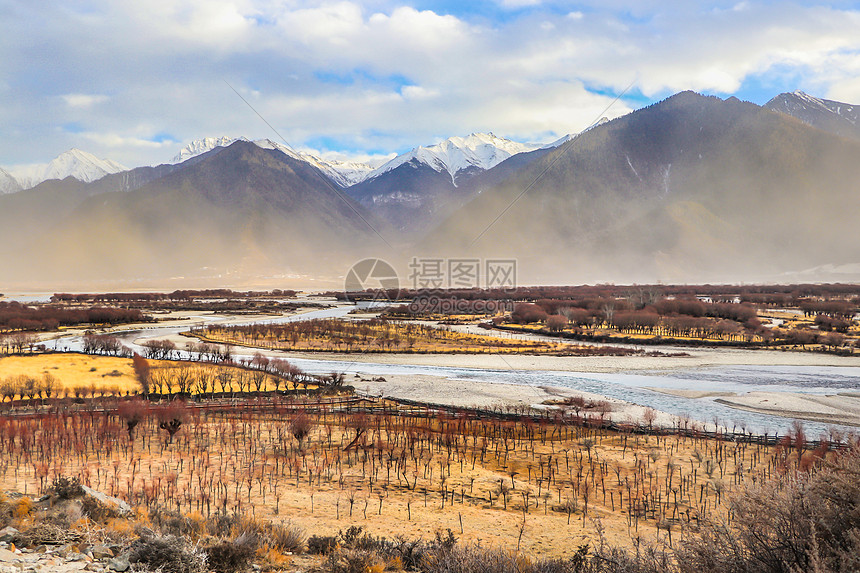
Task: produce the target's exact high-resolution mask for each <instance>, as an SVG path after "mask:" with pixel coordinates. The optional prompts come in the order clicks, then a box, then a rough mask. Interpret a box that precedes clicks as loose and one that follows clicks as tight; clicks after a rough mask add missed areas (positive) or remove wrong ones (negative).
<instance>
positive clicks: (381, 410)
mask: <svg viewBox="0 0 860 573" xmlns="http://www.w3.org/2000/svg"><path fill="white" fill-rule="evenodd" d="M91 404H92V405H94V406H95V407H94V408H92V407H85V406H82V407H81V409H80V410H68V409H63V408H61V409H59V410H54V412H53V413H50V412H49V411H48V410H46V409H43V410H42V412H41V413H40V415H39V416H34V415H28V416H20V415H18V416H15V415H13V414H8V415H5V416H0V442H2V450H0V487H2V488H4V489H5V490H17V491H22V492H24V491H26V492H28V493H30V494H33V493H36V492H41V491H43V490H44V489H45V488H46V487H47V486H48V485H49V484H50V483H51V481H52V479H53V478H55V477H56V476H61V475H64V476H79V477H80V479H81V481H82V482H83V483H85V484H87V485H90V486H91V487H93V488H95V489H98V490H100V491H103V492H105V493H108V494H110V495H113V496H117V497H119V498H122V499H126V500H128V501H129V502H131V503H133V504H137V505H139V506H142V507H148V508H154V507H156V506H161V507H163V508H166V509H168V510H172V511H176V512H178V513H180V514H182V515H185V516H188V517H189V518H191V519H202V518H203V517H209V516H212V515H215V514H216V513H218V512H221V513H224V514H231V513H234V512H236V513H241V514H245V515H253V516H255V517H257V518H263V519H271V520H275V521H284V522H290V523H292V524H293V525H297V526H300V527H301V528H303V529H304V530H305V531H306V532H307V534H309V535H310V534H316V535H321V534H334V533H336V532H337V531H338V530H342V529H346V528H347V527H349V526H350V525H358V526H362V527H364V528H365V530H366V531H369V532H371V533H372V534H374V535H383V536H386V537H389V538H391V537H395V536H398V535H403V536H405V537H408V538H417V537H423V538H425V539H429V538H432V537H433V535H434V534H435V532H437V531H440V530H442V531H444V530H447V529H451V530H452V531H453V532H454V533H455V535H457V536H458V537H460V538H461V539H463V540H471V541H479V542H481V543H482V544H483V545H485V546H490V547H501V548H505V549H509V550H513V549H516V548H519V549H520V550H521V551H523V552H525V553H527V554H531V555H539V556H560V555H568V556H569V555H572V554H573V552H574V551H575V550H576V548H577V545H580V544H583V543H588V544H591V545H592V546H594V545H596V544H597V543H599V541H598V540H599V538H600V536H601V535H602V536H604V537H605V539H606V540H607V541H608V542H610V543H615V544H620V545H624V546H632V545H634V544H636V543H638V542H660V543H663V542H666V543H669V542H670V535H671V534H673V533H674V535H676V536H677V535H678V532H679V531H680V530H681V529H687V530H693V531H695V529H696V527H697V525H698V523H699V520H700V519H701V518H703V517H709V518H713V517H729V515H728V512H727V508H726V506H725V505H724V500H725V498H726V496H727V495H728V494H730V493H731V492H732V491H735V490H736V489H737V488H738V487H740V486H741V485H742V484H747V483H750V480H755V481H757V482H758V483H764V482H766V481H769V480H772V479H778V478H780V477H781V476H782V475H783V472H784V471H787V470H790V468H793V467H796V466H798V465H799V466H801V467H809V466H810V465H812V464H814V463H815V462H816V460H817V459H820V458H821V457H822V456H825V455H826V452H825V451H823V450H822V451H818V452H809V451H807V452H803V449H802V446H801V448H800V449H799V450H793V449H792V448H791V447H790V446H789V447H776V448H774V447H768V446H764V445H758V444H745V443H734V442H728V441H722V440H714V439H705V438H695V437H678V436H649V435H645V434H641V433H635V432H634V428H632V427H630V428H626V429H624V430H621V431H617V430H609V429H600V428H596V427H589V425H588V424H583V423H582V421H581V420H580V421H574V420H573V419H566V420H562V419H560V418H558V417H553V416H552V415H549V416H547V417H543V418H541V417H531V416H516V417H514V416H505V415H502V414H503V413H497V415H495V416H493V415H489V414H486V413H485V414H484V415H482V416H478V415H476V414H475V413H469V412H460V413H459V414H448V413H445V412H436V411H430V410H425V409H422V408H405V407H402V406H397V405H395V404H392V403H389V402H370V401H367V400H360V399H356V398H349V397H346V398H329V399H325V398H322V399H316V400H314V401H300V402H290V401H285V400H284V401H280V400H279V401H273V400H271V399H268V400H262V401H241V402H239V401H237V402H232V403H230V404H224V403H221V402H219V403H208V404H207V403H206V402H203V403H201V404H196V405H189V406H188V407H186V406H177V403H176V402H174V403H172V404H162V405H159V404H152V405H147V406H145V407H144V406H142V405H140V406H139V407H138V409H134V411H135V412H137V414H136V415H137V416H138V417H139V420H140V423H139V424H138V425H137V426H136V427H134V428H133V432H132V438H131V439H130V437H129V432H128V428H127V424H126V422H127V421H128V420H129V419H131V417H132V414H130V410H129V406H128V405H125V406H123V405H121V402H116V401H112V400H110V399H106V400H99V401H97V402H92V403H91ZM139 404H140V403H139ZM174 419H175V420H180V421H181V422H182V423H181V425H180V426H179V430H178V432H176V434H175V436H174V438H173V440H172V442H170V440H169V439H168V434H167V432H166V431H165V430H163V429H160V428H159V421H161V422H165V421H170V420H174Z"/></svg>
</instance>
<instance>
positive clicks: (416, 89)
mask: <svg viewBox="0 0 860 573" xmlns="http://www.w3.org/2000/svg"><path fill="white" fill-rule="evenodd" d="M858 30H860V6H858V3H856V2H840V1H834V2H829V3H811V2H776V1H774V2H758V1H753V0H750V1H727V2H723V1H711V2H656V1H652V0H643V1H640V2H625V1H621V0H604V1H597V0H586V1H583V2H563V1H553V0H476V1H471V2H463V1H454V0H438V1H430V0H426V1H420V0H416V1H414V2H401V1H396V0H375V1H367V2H359V1H355V0H333V1H309V0H185V1H183V0H148V1H147V2H145V3H141V2H135V1H117V0H65V1H59V0H44V1H42V2H37V3H26V2H17V1H14V0H0V135H2V137H0V165H3V166H15V165H22V164H32V163H41V162H46V161H48V160H50V159H51V158H53V157H54V156H56V155H58V154H59V153H61V152H63V151H65V150H67V149H69V148H71V147H78V148H80V149H84V150H86V151H90V152H92V153H94V154H96V155H98V156H100V157H107V158H110V159H114V160H116V161H119V162H121V163H124V164H126V165H128V166H137V165H144V164H154V163H159V162H162V161H167V160H169V159H170V158H172V157H173V155H175V154H176V153H177V152H178V150H179V149H180V148H181V147H183V146H184V145H185V144H187V143H188V142H189V141H191V140H193V139H197V138H201V137H206V136H219V135H231V136H239V135H244V136H247V137H250V138H258V137H269V138H275V137H276V136H275V135H274V134H273V133H272V131H271V130H270V129H269V127H267V126H266V124H265V123H264V122H262V121H261V120H260V119H259V118H258V117H257V116H256V115H255V113H254V112H253V111H251V110H250V109H249V108H248V107H247V106H246V105H245V104H244V103H243V102H242V100H241V99H240V98H239V97H237V96H236V94H235V93H234V92H233V91H232V90H231V89H230V87H229V86H233V87H234V88H235V89H236V90H237V91H239V93H241V94H242V96H243V97H244V98H246V99H247V100H248V102H249V103H250V104H251V105H253V106H254V108H255V109H256V110H257V111H258V112H259V113H260V114H261V115H262V116H263V117H265V118H266V120H267V121H268V122H269V123H271V124H272V125H273V126H275V127H276V129H277V130H278V132H279V133H281V134H282V135H283V136H284V137H285V138H286V139H287V141H288V142H289V143H290V144H291V145H292V146H294V147H297V148H300V149H305V150H308V151H312V152H316V153H319V154H321V155H324V156H325V157H328V158H339V159H359V160H366V159H377V160H378V159H380V158H382V157H385V156H387V155H389V154H391V153H397V152H403V151H406V150H408V149H411V148H412V147H415V146H417V145H427V144H432V143H435V142H437V141H439V140H441V139H444V138H446V137H449V136H452V135H465V134H468V133H470V132H476V131H483V132H489V131H492V132H493V133H495V134H496V135H499V136H503V137H509V138H511V139H516V140H520V141H551V140H554V139H556V138H558V137H559V136H561V135H564V134H566V133H572V132H577V131H580V130H582V129H584V128H585V127H587V126H588V125H589V124H590V123H591V122H593V121H594V120H595V119H598V118H597V117H595V116H596V115H598V114H599V113H600V112H601V110H603V109H605V108H606V106H607V105H609V103H610V102H612V100H613V99H614V98H615V96H616V95H617V94H618V93H620V92H621V91H622V90H624V89H625V88H626V87H627V86H628V85H630V84H631V83H632V84H633V87H632V88H631V89H630V90H629V91H628V92H627V93H626V94H625V96H624V97H622V98H621V100H620V101H618V102H617V103H616V104H614V105H613V106H612V107H611V108H610V110H609V111H608V112H607V115H609V116H610V117H614V116H617V115H621V114H624V113H627V112H629V111H631V110H633V109H636V108H638V107H641V106H643V105H648V104H650V103H653V102H655V101H658V100H660V99H663V98H665V97H667V96H669V95H671V94H672V93H675V92H678V91H681V90H685V89H692V90H696V91H699V92H702V93H708V94H714V95H718V96H721V97H728V96H730V95H735V96H737V97H739V98H741V99H746V100H749V101H752V102H755V103H758V104H762V103H765V102H766V101H767V100H768V99H770V98H771V97H773V96H775V95H776V94H778V93H780V92H783V91H792V90H795V89H801V90H803V91H806V92H808V93H811V94H813V95H816V96H820V97H826V98H830V99H836V100H840V101H846V102H850V103H860V33H858ZM228 83H229V86H228V85H227V84H228Z"/></svg>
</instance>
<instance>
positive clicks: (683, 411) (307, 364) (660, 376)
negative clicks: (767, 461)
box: [49, 306, 860, 437]
mask: <svg viewBox="0 0 860 573" xmlns="http://www.w3.org/2000/svg"><path fill="white" fill-rule="evenodd" d="M353 308H354V307H351V306H338V307H334V308H327V309H321V310H315V311H311V312H307V313H304V314H297V315H292V316H284V317H277V318H269V319H265V320H260V319H258V320H249V321H248V323H252V322H267V323H284V322H293V321H297V320H309V319H312V318H332V317H343V316H345V315H346V314H347V313H348V312H349V311H350V310H352V309H353ZM218 320H220V318H219V317H217V316H213V315H200V316H197V317H193V318H192V319H190V320H189V321H188V323H187V324H185V325H183V326H181V327H160V326H154V327H150V328H146V329H142V330H133V331H122V332H116V333H114V334H115V335H117V336H118V337H119V338H121V339H122V341H123V344H125V345H126V346H128V347H130V348H132V349H133V350H135V351H137V352H140V353H142V349H141V348H140V346H138V345H137V344H136V343H135V340H139V339H141V338H145V339H148V338H163V337H165V336H170V335H175V334H177V333H179V332H183V331H186V330H188V329H189V328H190V327H191V326H199V325H202V324H204V323H208V322H213V321H218ZM49 346H51V347H54V348H56V349H57V350H68V351H81V350H82V340H81V337H79V336H68V337H61V338H58V339H56V340H54V341H51V343H50V344H49ZM236 350H239V349H238V348H237V349H234V353H235V351H236ZM251 354H253V351H248V352H246V353H242V352H238V353H235V354H234V356H236V357H246V356H247V357H250V355H251ZM283 354H284V357H285V358H287V359H288V360H289V361H290V362H292V363H294V364H296V365H297V366H298V367H300V368H301V369H303V370H305V371H306V372H309V373H312V374H326V373H330V372H333V371H337V372H344V373H346V374H347V375H349V376H351V375H352V374H354V373H361V374H362V375H367V376H374V377H376V376H383V377H386V376H396V375H429V376H439V377H443V378H450V379H456V380H475V381H480V382H490V383H504V384H518V385H524V386H532V387H534V388H535V389H536V393H537V388H538V387H540V386H555V387H563V388H570V389H574V390H582V391H585V392H593V393H596V394H602V395H604V396H607V397H610V398H617V399H620V400H625V401H627V402H632V403H635V404H641V405H645V406H650V407H652V408H655V409H657V410H660V411H663V412H667V413H669V414H672V415H675V416H689V417H690V418H692V419H694V420H698V421H700V422H703V423H706V424H708V425H712V424H713V423H714V421H715V420H718V421H719V425H721V426H726V427H728V428H729V429H731V428H732V427H733V426H735V427H737V429H738V430H740V428H741V427H745V428H746V430H747V431H751V432H755V433H758V434H764V433H768V434H770V435H773V434H774V432H778V433H779V434H785V433H786V432H787V431H788V429H789V428H790V427H791V425H792V423H793V420H792V419H789V418H783V417H779V416H771V415H768V414H758V413H754V412H745V411H741V410H736V409H733V408H729V407H728V406H725V405H723V404H720V403H718V402H716V401H714V399H711V398H699V399H690V398H683V397H678V396H671V395H668V394H662V393H659V392H655V391H652V390H649V389H648V388H667V389H683V390H707V391H714V392H720V391H724V392H735V393H744V392H751V391H768V392H802V393H808V394H819V395H824V394H837V393H840V392H860V366H858V367H835V366H834V367H819V366H752V365H741V364H738V365H731V366H715V367H709V368H677V369H671V370H665V371H658V370H649V371H643V370H636V371H631V372H629V373H592V372H569V371H555V370H537V371H535V370H513V369H487V368H455V367H447V366H423V365H417V364H415V365H410V364H399V365H393V364H376V363H369V362H356V361H351V360H349V359H344V360H315V359H308V358H298V357H292V356H291V355H290V353H288V352H285V353H283ZM180 356H181V357H182V358H189V355H188V353H187V352H185V351H184V350H183V351H181V352H180ZM803 425H804V428H805V430H806V433H807V435H809V436H810V437H818V436H819V435H821V434H826V433H827V431H828V429H829V428H831V427H834V426H833V425H830V424H823V423H818V422H810V421H804V422H803ZM836 427H837V428H839V429H840V430H843V431H844V430H846V429H847V428H844V427H839V426H836Z"/></svg>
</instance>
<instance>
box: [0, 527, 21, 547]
mask: <svg viewBox="0 0 860 573" xmlns="http://www.w3.org/2000/svg"><path fill="white" fill-rule="evenodd" d="M19 533H21V532H20V531H18V530H17V529H15V528H14V527H12V526H11V525H10V526H9V527H4V528H3V529H0V541H5V542H6V543H12V542H13V541H15V538H16V537H17V536H18V534H19Z"/></svg>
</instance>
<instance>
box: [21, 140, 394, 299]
mask: <svg viewBox="0 0 860 573" xmlns="http://www.w3.org/2000/svg"><path fill="white" fill-rule="evenodd" d="M183 165H185V164H183ZM326 181H327V180H326V179H324V178H322V177H321V176H320V174H319V172H317V170H316V169H315V168H314V167H312V166H310V165H308V164H307V163H304V162H300V161H295V160H292V159H290V158H288V157H286V156H284V155H283V154H281V153H279V152H275V151H271V150H265V149H260V148H259V147H257V146H255V145H253V144H250V143H245V142H237V143H235V144H233V145H231V146H230V147H228V148H226V149H223V150H221V151H220V152H218V153H216V154H212V155H208V156H207V157H205V158H204V159H202V160H200V161H197V162H195V163H193V164H191V165H187V166H185V167H184V168H182V169H179V170H176V171H174V172H172V173H170V174H168V175H165V176H163V177H160V178H158V179H156V180H155V181H152V182H150V183H148V184H146V185H144V186H142V187H140V188H139V189H137V190H135V191H132V192H116V193H102V194H99V195H95V196H92V197H89V198H88V199H86V200H84V201H82V202H81V203H80V204H79V205H78V206H77V207H76V208H75V209H74V210H73V211H72V212H71V214H69V215H67V216H65V217H63V218H62V220H60V221H57V222H55V223H54V225H53V228H52V229H50V230H49V231H48V232H46V233H45V234H44V237H43V240H42V241H39V242H37V243H35V244H36V245H37V246H36V248H37V249H38V251H39V256H40V257H41V258H43V260H42V261H41V262H40V264H29V265H26V266H27V267H28V268H30V269H38V270H32V271H31V276H32V279H33V280H34V281H40V280H45V281H50V280H55V279H56V278H57V277H62V278H63V279H66V280H70V281H72V282H74V281H76V280H80V281H84V280H87V281H92V280H100V279H104V280H108V279H110V280H125V281H134V280H138V279H149V280H151V279H153V278H155V279H158V278H161V279H166V278H171V277H172V278H176V277H186V278H194V277H198V278H205V277H210V278H211V277H215V278H219V279H223V280H230V279H236V280H241V279H243V278H244V279H248V278H253V277H260V276H284V275H289V274H294V273H297V272H309V271H311V270H312V269H313V270H314V271H316V272H327V273H329V274H335V275H337V274H343V273H344V272H345V270H346V269H347V268H348V264H350V263H351V262H354V257H355V256H358V255H359V254H360V253H361V252H363V249H364V248H365V247H367V248H368V249H371V248H374V247H376V248H377V250H378V245H377V244H376V243H379V242H380V241H379V239H378V238H377V237H376V236H375V234H374V233H373V231H372V230H371V229H370V228H369V227H368V225H367V224H366V223H365V222H364V220H367V221H374V218H373V216H372V215H370V214H369V213H367V212H366V211H365V210H364V209H363V208H362V207H361V206H359V205H357V204H355V203H354V202H352V201H351V200H350V199H348V198H344V197H343V196H342V195H341V194H339V193H338V191H336V190H335V189H333V188H332V187H331V186H330V185H329V184H327V183H326ZM362 219H364V220H362ZM376 225H377V226H380V225H379V223H378V222H377V223H376ZM60 237H62V240H60ZM57 247H59V248H57ZM30 263H32V261H30ZM21 266H25V265H21ZM13 270H14V269H13Z"/></svg>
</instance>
